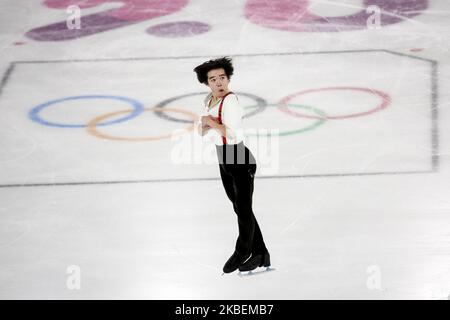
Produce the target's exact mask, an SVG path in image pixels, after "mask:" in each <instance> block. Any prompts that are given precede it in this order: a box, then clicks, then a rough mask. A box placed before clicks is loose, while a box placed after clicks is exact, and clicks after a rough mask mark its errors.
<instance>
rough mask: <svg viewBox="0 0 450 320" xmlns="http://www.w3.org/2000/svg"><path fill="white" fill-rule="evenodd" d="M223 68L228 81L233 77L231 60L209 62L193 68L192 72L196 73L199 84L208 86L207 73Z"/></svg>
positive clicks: (223, 59) (222, 59)
mask: <svg viewBox="0 0 450 320" xmlns="http://www.w3.org/2000/svg"><path fill="white" fill-rule="evenodd" d="M220 68H223V70H225V74H226V75H227V77H228V79H230V78H231V76H232V75H233V70H234V68H233V64H232V63H231V58H228V57H223V58H219V59H215V60H209V61H206V62H204V63H202V64H201V65H199V66H196V67H195V68H194V72H195V73H197V79H198V81H199V82H200V83H204V84H206V85H208V72H209V71H211V70H213V69H220Z"/></svg>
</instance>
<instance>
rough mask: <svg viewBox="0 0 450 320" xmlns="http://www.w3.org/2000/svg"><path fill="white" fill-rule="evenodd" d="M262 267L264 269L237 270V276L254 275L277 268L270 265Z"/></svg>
mask: <svg viewBox="0 0 450 320" xmlns="http://www.w3.org/2000/svg"><path fill="white" fill-rule="evenodd" d="M264 268H265V269H263V270H258V271H255V270H256V269H255V270H251V271H239V272H238V276H240V277H249V276H256V275H258V274H262V273H267V272H270V271H275V270H277V269H275V268H272V267H264Z"/></svg>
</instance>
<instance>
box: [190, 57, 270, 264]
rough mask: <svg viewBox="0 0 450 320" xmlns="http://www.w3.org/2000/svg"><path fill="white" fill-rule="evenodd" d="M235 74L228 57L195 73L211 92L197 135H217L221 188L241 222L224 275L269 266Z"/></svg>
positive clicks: (198, 68)
mask: <svg viewBox="0 0 450 320" xmlns="http://www.w3.org/2000/svg"><path fill="white" fill-rule="evenodd" d="M233 70H234V68H233V65H232V61H231V59H230V58H227V57H223V58H220V59H216V60H209V61H207V62H205V63H203V64H201V65H199V66H197V67H195V69H194V72H196V73H197V79H198V81H199V82H200V83H203V84H205V85H206V86H208V87H209V88H210V89H211V93H209V94H208V96H207V97H206V98H205V100H204V103H205V106H204V107H205V110H204V111H205V112H204V114H205V115H204V116H202V117H201V118H200V120H199V121H198V123H197V131H198V133H199V134H200V135H202V136H203V135H205V134H206V133H207V132H208V131H209V130H212V131H213V132H214V133H215V137H214V138H215V144H216V150H217V157H218V159H219V170H220V176H221V179H222V184H223V186H224V188H225V192H226V194H227V196H228V198H229V199H230V200H231V202H232V203H233V209H234V212H235V213H236V215H237V219H238V226H239V236H238V238H237V241H236V247H235V250H234V253H233V254H232V255H231V257H230V258H229V259H228V261H227V262H226V263H225V265H224V267H223V272H224V273H230V272H233V271H235V270H236V269H238V268H239V270H240V271H251V270H253V269H256V268H257V267H269V266H270V255H269V252H268V250H267V248H266V245H265V244H264V240H263V236H262V234H261V230H260V228H259V225H258V222H257V221H256V218H255V216H254V214H253V210H252V196H253V180H254V175H255V172H256V160H255V158H254V156H253V154H252V153H251V152H250V150H249V149H248V148H247V147H246V146H245V145H244V142H243V140H244V135H243V130H242V116H243V110H242V107H241V106H240V105H239V101H238V98H237V96H236V94H234V93H233V92H231V91H230V90H229V89H228V84H229V82H230V78H231V76H232V75H233Z"/></svg>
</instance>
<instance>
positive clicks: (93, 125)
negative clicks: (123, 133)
mask: <svg viewBox="0 0 450 320" xmlns="http://www.w3.org/2000/svg"><path fill="white" fill-rule="evenodd" d="M144 111H153V112H155V111H157V112H162V111H172V112H178V113H182V114H185V115H188V116H190V117H191V118H192V120H193V121H197V120H198V118H199V117H198V115H197V114H195V113H193V112H190V111H186V110H182V109H175V108H158V107H154V108H144ZM127 112H133V109H127V110H122V111H116V112H111V113H107V114H104V115H101V116H98V117H96V118H94V119H92V120H91V121H89V122H88V123H87V125H86V130H87V131H88V133H90V134H91V135H93V136H95V137H97V138H101V139H109V140H122V141H154V140H162V139H167V138H170V137H173V136H177V135H181V134H183V133H184V132H183V133H178V134H175V133H174V134H172V133H170V134H163V135H160V136H153V137H138V138H127V137H118V136H112V135H109V134H105V133H101V132H100V131H98V129H97V124H98V123H100V122H102V121H103V120H105V119H107V118H110V117H113V116H115V115H119V114H123V113H127ZM193 128H194V124H192V125H189V126H188V127H186V130H188V131H191V130H192V129H193Z"/></svg>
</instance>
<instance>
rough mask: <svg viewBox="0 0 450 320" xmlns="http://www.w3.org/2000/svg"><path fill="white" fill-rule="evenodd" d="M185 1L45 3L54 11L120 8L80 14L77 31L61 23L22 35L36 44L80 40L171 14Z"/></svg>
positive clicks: (72, 0) (62, 0) (67, 0)
mask: <svg viewBox="0 0 450 320" xmlns="http://www.w3.org/2000/svg"><path fill="white" fill-rule="evenodd" d="M188 1H189V0H171V1H160V0H120V1H117V0H46V1H44V5H46V6H47V7H49V8H55V9H66V8H67V7H68V6H70V5H77V6H79V7H80V9H81V10H83V9H84V8H91V7H96V6H98V5H100V4H104V3H110V2H111V3H117V2H121V3H123V6H121V7H119V8H114V9H108V10H105V11H102V12H98V13H95V14H89V15H83V12H81V17H80V21H81V29H69V28H68V27H67V23H66V21H61V22H57V23H52V24H50V25H46V26H42V27H38V28H35V29H32V30H30V31H28V32H27V33H26V34H25V35H26V36H27V37H28V38H31V39H33V40H37V41H64V40H71V39H76V38H81V37H85V36H88V35H92V34H96V33H99V32H104V31H109V30H112V29H116V28H120V27H124V26H127V25H131V24H134V23H137V22H141V21H146V20H150V19H153V18H158V17H161V16H164V15H168V14H172V13H175V12H177V11H179V10H181V9H182V8H183V7H184V6H185V5H187V3H188ZM68 17H69V16H68Z"/></svg>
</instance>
